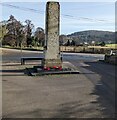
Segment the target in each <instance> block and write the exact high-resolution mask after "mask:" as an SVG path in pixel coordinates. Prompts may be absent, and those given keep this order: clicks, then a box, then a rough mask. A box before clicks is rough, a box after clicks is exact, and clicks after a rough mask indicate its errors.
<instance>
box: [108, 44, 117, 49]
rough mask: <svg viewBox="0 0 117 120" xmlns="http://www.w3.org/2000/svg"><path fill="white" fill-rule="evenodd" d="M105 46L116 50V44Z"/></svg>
mask: <svg viewBox="0 0 117 120" xmlns="http://www.w3.org/2000/svg"><path fill="white" fill-rule="evenodd" d="M106 46H107V47H110V48H117V44H106Z"/></svg>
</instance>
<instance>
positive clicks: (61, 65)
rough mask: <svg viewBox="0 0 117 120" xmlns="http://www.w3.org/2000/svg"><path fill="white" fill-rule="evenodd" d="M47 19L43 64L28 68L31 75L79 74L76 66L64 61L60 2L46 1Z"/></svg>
mask: <svg viewBox="0 0 117 120" xmlns="http://www.w3.org/2000/svg"><path fill="white" fill-rule="evenodd" d="M45 15H46V17H45V18H46V21H45V45H44V52H43V54H44V58H37V59H38V60H41V65H38V66H34V68H32V69H26V71H28V72H27V73H28V74H29V75H48V74H71V73H72V74H77V73H79V71H77V69H76V68H75V66H73V65H71V64H70V63H69V64H66V63H65V62H63V61H62V58H61V54H60V46H59V31H60V4H59V2H55V1H49V2H47V3H46V14H45ZM32 59H33V58H32Z"/></svg>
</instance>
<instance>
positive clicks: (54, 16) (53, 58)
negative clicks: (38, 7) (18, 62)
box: [42, 1, 61, 67]
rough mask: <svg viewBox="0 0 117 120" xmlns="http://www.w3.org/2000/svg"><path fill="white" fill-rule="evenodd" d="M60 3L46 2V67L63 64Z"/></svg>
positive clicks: (44, 61) (43, 63) (44, 64)
mask: <svg viewBox="0 0 117 120" xmlns="http://www.w3.org/2000/svg"><path fill="white" fill-rule="evenodd" d="M59 27H60V5H59V2H53V1H52V2H47V4H46V29H45V30H46V31H45V32H46V40H45V49H44V54H45V58H44V60H43V61H42V65H43V66H46V67H52V66H61V58H60V48H59Z"/></svg>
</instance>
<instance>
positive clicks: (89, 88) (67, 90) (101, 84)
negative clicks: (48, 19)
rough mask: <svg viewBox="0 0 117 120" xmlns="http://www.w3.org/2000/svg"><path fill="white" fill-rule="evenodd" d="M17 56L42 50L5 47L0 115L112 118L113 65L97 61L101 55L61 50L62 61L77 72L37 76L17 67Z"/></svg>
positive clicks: (15, 116) (35, 55)
mask: <svg viewBox="0 0 117 120" xmlns="http://www.w3.org/2000/svg"><path fill="white" fill-rule="evenodd" d="M21 56H24V57H29V56H32V57H37V56H43V53H42V52H26V51H23V52H22V53H21V51H17V50H16V51H12V50H11V51H10V50H9V51H8V54H4V55H3V57H2V62H3V66H2V67H3V79H2V80H3V102H2V103H3V117H4V118H9V117H10V118H113V117H115V69H116V68H115V66H114V65H110V64H107V63H103V62H101V61H99V60H103V59H104V55H101V54H98V55H96V54H83V53H63V61H67V62H70V63H72V64H73V65H75V66H76V67H77V68H78V70H79V71H80V74H78V75H54V76H41V77H29V76H24V75H23V72H22V71H19V70H17V69H18V68H19V67H20V64H19V62H20V58H21ZM9 63H11V64H9ZM24 67H25V66H24Z"/></svg>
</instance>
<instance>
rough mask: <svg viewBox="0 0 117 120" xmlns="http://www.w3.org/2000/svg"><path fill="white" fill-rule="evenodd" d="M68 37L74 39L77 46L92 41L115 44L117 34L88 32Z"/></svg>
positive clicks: (76, 33) (96, 31)
mask: <svg viewBox="0 0 117 120" xmlns="http://www.w3.org/2000/svg"><path fill="white" fill-rule="evenodd" d="M67 37H70V38H72V39H73V40H74V41H75V42H76V43H77V44H79V43H83V42H88V43H91V42H92V41H95V42H103V41H104V42H105V43H115V32H109V31H98V30H88V31H81V32H75V33H72V34H68V35H67Z"/></svg>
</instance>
